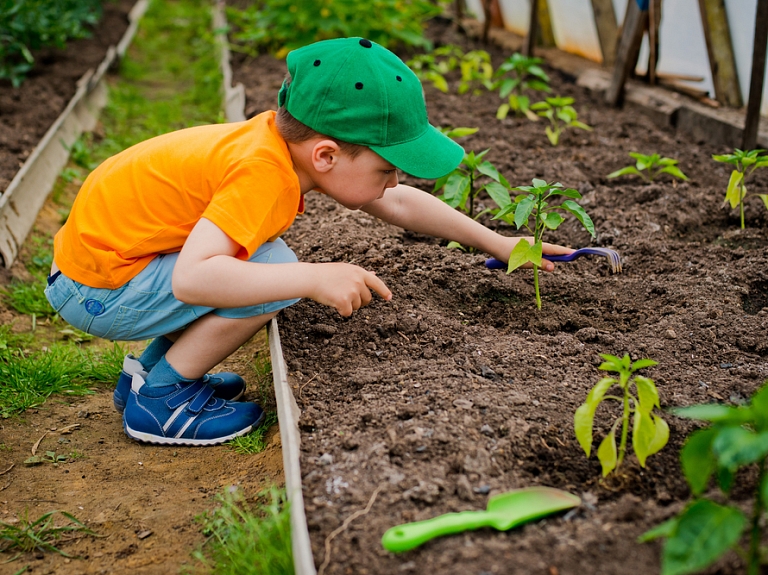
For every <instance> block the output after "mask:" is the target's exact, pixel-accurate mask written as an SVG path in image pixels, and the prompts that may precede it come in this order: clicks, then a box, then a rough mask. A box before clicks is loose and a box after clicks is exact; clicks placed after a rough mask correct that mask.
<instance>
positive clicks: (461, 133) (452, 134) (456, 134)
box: [438, 128, 480, 140]
mask: <svg viewBox="0 0 768 575" xmlns="http://www.w3.org/2000/svg"><path fill="white" fill-rule="evenodd" d="M438 129H439V130H440V131H441V132H442V133H443V134H445V135H446V136H448V137H449V138H451V139H452V140H455V139H456V138H464V137H466V136H471V135H472V134H476V133H477V131H478V130H479V129H480V128H438Z"/></svg>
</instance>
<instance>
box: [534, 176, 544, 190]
mask: <svg viewBox="0 0 768 575" xmlns="http://www.w3.org/2000/svg"><path fill="white" fill-rule="evenodd" d="M532 183H533V187H534V188H546V187H547V182H546V180H539V179H538V178H533V180H532Z"/></svg>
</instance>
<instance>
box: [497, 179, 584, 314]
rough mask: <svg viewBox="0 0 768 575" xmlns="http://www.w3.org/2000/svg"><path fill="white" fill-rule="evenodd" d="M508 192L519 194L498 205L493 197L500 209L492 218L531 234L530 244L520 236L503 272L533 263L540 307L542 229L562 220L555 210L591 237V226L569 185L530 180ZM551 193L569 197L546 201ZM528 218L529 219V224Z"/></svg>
mask: <svg viewBox="0 0 768 575" xmlns="http://www.w3.org/2000/svg"><path fill="white" fill-rule="evenodd" d="M512 191H513V192H514V191H518V192H523V193H522V194H519V195H518V196H516V197H515V199H514V201H512V202H509V201H508V200H507V203H506V204H505V205H502V204H501V203H499V201H498V200H497V203H499V206H500V207H501V209H500V210H499V212H498V213H497V214H496V215H495V216H494V218H493V219H495V220H498V219H501V220H504V221H505V222H507V223H509V224H514V225H515V226H516V227H517V229H518V230H519V229H520V228H521V227H523V226H525V228H526V229H527V230H528V231H529V232H531V234H533V245H531V244H530V243H528V240H526V239H520V241H518V242H517V245H516V246H515V247H514V249H513V250H512V253H511V254H510V256H509V265H508V267H507V273H511V272H512V271H514V270H516V269H517V268H519V267H520V266H522V265H525V264H527V263H528V262H530V263H532V264H533V285H534V290H535V292H536V307H537V308H538V309H541V295H540V294H539V267H541V257H542V255H541V254H542V246H543V240H542V237H543V236H544V232H545V231H546V230H556V229H557V228H558V227H560V224H562V223H563V222H564V221H565V218H564V217H563V216H561V215H560V214H559V213H558V211H563V212H568V213H570V214H572V215H573V216H574V217H575V218H576V219H577V220H579V222H580V223H581V225H582V226H584V229H586V230H587V231H588V232H589V233H590V234H591V235H592V236H594V235H595V225H594V224H593V223H592V219H591V218H590V217H589V216H588V215H587V212H585V211H584V208H582V207H581V206H580V205H579V204H577V203H576V202H575V201H574V200H579V199H581V194H580V193H579V192H577V191H576V190H574V189H573V188H563V184H561V183H559V182H558V183H553V184H548V183H547V182H545V181H544V180H537V179H534V180H533V186H521V187H519V188H512ZM489 193H490V192H489ZM554 196H565V197H566V198H569V199H567V200H565V201H564V202H563V203H561V204H557V205H555V204H550V203H549V202H547V200H550V199H554ZM531 218H533V222H532V223H531Z"/></svg>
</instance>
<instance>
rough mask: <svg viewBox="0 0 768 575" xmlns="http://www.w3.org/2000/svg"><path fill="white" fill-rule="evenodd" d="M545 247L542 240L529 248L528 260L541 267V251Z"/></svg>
mask: <svg viewBox="0 0 768 575" xmlns="http://www.w3.org/2000/svg"><path fill="white" fill-rule="evenodd" d="M543 247H544V246H543V245H542V243H541V241H538V242H536V243H534V244H533V245H532V246H531V249H529V250H528V261H530V262H531V263H532V264H533V265H535V266H538V267H541V252H542V249H543Z"/></svg>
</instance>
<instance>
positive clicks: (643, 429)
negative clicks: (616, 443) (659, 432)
mask: <svg viewBox="0 0 768 575" xmlns="http://www.w3.org/2000/svg"><path fill="white" fill-rule="evenodd" d="M655 436H656V426H655V425H654V423H653V419H651V416H650V414H649V413H647V412H645V411H643V410H642V409H636V410H635V416H634V422H633V425H632V447H633V449H634V450H635V455H636V456H637V460H638V461H639V462H640V467H645V460H646V458H647V457H648V456H649V455H650V446H651V443H652V442H653V438H654V437H655Z"/></svg>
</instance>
